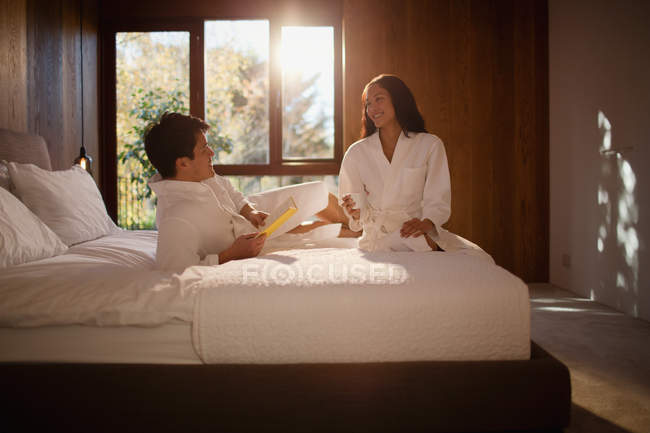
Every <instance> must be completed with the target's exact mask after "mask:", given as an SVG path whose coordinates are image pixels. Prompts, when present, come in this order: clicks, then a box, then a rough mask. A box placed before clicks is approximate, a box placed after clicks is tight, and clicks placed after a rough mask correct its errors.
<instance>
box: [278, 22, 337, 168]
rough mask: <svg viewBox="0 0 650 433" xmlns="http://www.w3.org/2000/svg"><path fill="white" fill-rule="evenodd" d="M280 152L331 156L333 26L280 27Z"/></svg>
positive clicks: (302, 155)
mask: <svg viewBox="0 0 650 433" xmlns="http://www.w3.org/2000/svg"><path fill="white" fill-rule="evenodd" d="M281 53H282V54H281V55H282V111H283V116H282V117H283V119H282V155H283V157H284V158H288V159H291V158H333V157H334V28H333V27H294V26H286V27H282V45H281Z"/></svg>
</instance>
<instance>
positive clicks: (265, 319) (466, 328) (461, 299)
mask: <svg viewBox="0 0 650 433" xmlns="http://www.w3.org/2000/svg"><path fill="white" fill-rule="evenodd" d="M155 245H156V233H155V232H126V231H125V232H122V233H119V234H117V235H114V236H107V237H105V238H101V239H98V240H95V241H91V242H87V243H84V244H82V245H80V246H75V247H72V248H70V250H69V251H68V252H67V253H66V254H64V255H61V256H58V257H53V258H50V259H46V260H40V261H38V262H33V263H29V264H26V265H21V266H15V267H10V268H6V269H3V270H2V274H0V326H3V327H35V326H49V325H68V324H85V325H95V326H122V325H138V326H156V325H160V324H163V323H167V322H171V321H178V320H181V321H186V322H191V323H192V328H193V345H194V348H195V350H196V352H197V353H198V354H199V356H200V357H201V359H202V360H203V361H204V362H206V363H298V362H373V361H414V360H473V359H476V360H488V359H527V358H528V357H529V354H530V348H529V339H530V316H529V300H528V290H527V287H526V285H525V284H524V283H523V282H522V281H521V280H519V279H518V278H517V277H515V276H514V275H512V274H511V273H509V272H507V271H506V270H504V269H502V268H500V267H498V266H496V265H494V264H493V263H492V261H491V260H489V259H487V260H486V259H485V258H484V257H483V256H482V255H481V254H472V252H468V254H463V253H441V252H435V253H432V252H428V253H413V252H408V253H366V252H363V251H360V250H358V249H355V248H318V247H319V244H318V242H315V243H311V244H309V245H308V246H309V247H310V248H311V249H300V250H288V251H275V252H270V253H268V254H267V255H264V256H259V257H257V258H254V259H248V260H239V261H233V262H229V263H226V264H224V265H218V266H214V267H201V266H195V267H191V268H188V269H187V270H186V271H185V272H184V273H182V274H180V275H172V274H170V273H164V272H159V271H154V270H152V269H153V256H154V253H155ZM323 245H324V244H323ZM474 253H475V252H474Z"/></svg>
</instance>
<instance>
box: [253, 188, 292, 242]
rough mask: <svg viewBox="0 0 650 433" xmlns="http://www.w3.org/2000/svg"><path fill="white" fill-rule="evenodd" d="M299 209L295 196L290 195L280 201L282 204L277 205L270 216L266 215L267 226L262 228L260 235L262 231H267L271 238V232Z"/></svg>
mask: <svg viewBox="0 0 650 433" xmlns="http://www.w3.org/2000/svg"><path fill="white" fill-rule="evenodd" d="M297 211H298V206H296V202H295V201H293V197H289V198H288V199H286V200H285V201H283V202H282V203H280V205H279V206H277V207H276V208H275V209H274V210H273V212H271V214H270V215H269V216H268V217H266V221H267V223H266V228H265V229H264V230H262V231H261V232H260V234H259V235H258V236H260V235H261V234H262V233H266V236H267V237H269V238H270V237H271V234H273V232H274V231H276V230H277V229H278V228H280V226H282V224H284V223H285V222H287V220H288V219H289V218H291V217H292V216H293V214H295V213H296V212H297Z"/></svg>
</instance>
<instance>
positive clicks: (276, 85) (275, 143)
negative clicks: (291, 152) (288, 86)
mask: <svg viewBox="0 0 650 433" xmlns="http://www.w3.org/2000/svg"><path fill="white" fill-rule="evenodd" d="M269 33H270V34H269V43H270V44H271V46H270V50H269V54H270V55H269V57H270V59H269V62H270V68H269V75H270V76H269V165H270V166H271V167H279V166H281V165H282V76H281V63H280V24H279V22H278V20H275V19H270V20H269Z"/></svg>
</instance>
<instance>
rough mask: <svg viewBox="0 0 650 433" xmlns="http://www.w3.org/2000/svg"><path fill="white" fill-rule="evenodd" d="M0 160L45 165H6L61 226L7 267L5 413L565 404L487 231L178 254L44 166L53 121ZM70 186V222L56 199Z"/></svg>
mask: <svg viewBox="0 0 650 433" xmlns="http://www.w3.org/2000/svg"><path fill="white" fill-rule="evenodd" d="M0 160H7V161H13V162H15V163H23V164H24V163H33V164H34V165H35V166H38V167H40V168H38V169H36V168H32V167H28V166H25V165H19V164H14V165H10V168H11V170H12V171H10V173H9V174H8V177H9V179H10V180H11V179H13V180H14V181H15V182H16V184H15V185H7V186H6V187H8V189H9V190H10V191H12V193H13V194H14V195H15V196H16V197H20V198H21V200H22V202H24V204H25V205H27V207H29V208H30V209H31V210H33V214H34V215H33V216H29V218H32V217H33V218H36V220H37V221H36V222H35V223H36V224H39V223H40V222H43V221H46V222H48V223H49V224H45V225H46V226H48V227H50V226H51V227H53V230H52V232H55V233H54V234H55V235H57V236H53V235H52V233H50V231H48V230H47V229H43V228H42V224H41V226H39V227H41V229H40V230H41V232H42V233H41V232H38V234H39V235H40V236H42V237H43V239H44V240H43V241H38V242H37V243H38V245H40V242H43V243H46V242H49V243H50V244H52V245H51V247H50V251H49V252H47V253H45V254H44V253H43V252H42V251H40V250H39V248H36V247H34V248H32V249H25V248H23V250H25V251H23V256H25V257H23V259H22V261H21V263H20V264H8V265H5V266H4V267H3V268H0V272H1V273H0V386H2V389H3V390H5V392H4V393H3V397H2V405H1V406H0V407H2V411H3V414H2V424H3V427H2V431H33V430H34V429H43V430H44V429H47V430H48V431H107V432H108V431H111V432H114V431H153V430H156V431H278V432H280V431H282V432H287V431H330V432H331V431H428V432H480V431H542V430H561V429H562V428H563V427H564V426H566V425H567V424H568V417H569V409H570V400H571V391H570V381H569V374H568V370H567V369H566V367H565V366H564V365H563V364H562V363H560V362H559V361H557V360H556V359H555V358H553V357H552V356H551V355H550V354H548V353H547V352H545V351H544V350H543V349H542V348H541V347H539V346H538V345H536V344H535V343H534V342H531V341H530V317H529V311H530V310H529V301H528V292H527V288H526V286H525V285H524V284H523V282H521V280H519V279H518V278H517V277H515V276H514V275H512V274H510V273H509V272H507V271H506V270H504V269H502V268H500V267H498V266H496V265H495V264H494V263H493V262H492V261H491V260H490V259H489V258H486V257H485V256H484V255H483V254H481V253H482V252H481V251H480V250H471V249H470V250H468V251H466V252H460V253H457V254H456V253H454V254H450V253H438V252H436V253H390V254H388V253H364V252H362V251H360V250H358V249H356V248H354V245H353V244H350V243H349V242H351V241H350V240H335V239H331V238H328V237H323V238H318V236H312V238H309V237H307V239H306V242H305V243H304V244H305V245H304V247H303V248H300V249H295V248H294V249H283V248H280V247H279V248H278V249H277V250H271V251H269V252H268V253H267V254H265V255H264V256H260V257H257V258H255V259H249V260H242V261H234V262H229V263H228V264H225V265H221V266H218V267H192V268H188V269H187V270H186V271H185V272H183V273H182V274H171V273H165V272H161V271H156V270H155V269H154V266H153V265H154V254H155V245H156V236H157V235H156V233H155V232H153V231H151V232H146V231H123V230H120V229H117V228H116V227H115V226H114V225H112V223H111V222H110V221H107V220H106V218H107V216H104V215H103V214H105V209H103V210H102V208H101V206H100V205H98V202H97V200H99V201H101V197H99V198H98V192H95V191H94V190H93V187H92V186H91V185H89V184H87V182H86V181H87V179H85V178H83V177H80V176H82V174H81V173H80V172H79V170H76V171H75V170H72V171H70V170H67V171H65V173H63V172H61V173H60V174H59V173H58V172H55V173H57V174H56V175H55V174H49V173H48V174H43V173H42V171H40V170H50V169H51V166H50V162H49V156H48V154H47V149H46V146H45V143H44V141H43V140H42V138H40V137H37V136H33V135H26V134H17V133H13V132H10V131H6V130H0ZM68 172H70V173H68ZM35 173H36V174H35ZM1 174H2V173H0V176H1ZM68 175H69V176H70V179H74V180H73V181H71V180H70V179H67V178H65V176H68ZM21 176H22V177H21ZM30 176H31V177H30ZM38 176H47V177H46V179H47V184H48V187H47V188H49V189H48V191H50V192H51V193H52V194H53V192H52V191H55V189H53V188H55V187H56V185H55V184H57V182H58V183H60V185H63V187H64V189H63V190H60V191H59V192H58V193H57V197H60V198H59V199H58V201H57V202H56V205H52V206H45V205H44V203H45V202H47V197H43V194H44V193H43V192H42V191H41V193H40V195H38V194H36V195H33V194H32V195H33V196H30V188H32V187H33V188H32V189H34V188H36V187H34V185H33V183H34V182H35V181H34V180H33V179H32V178H33V177H36V178H38ZM52 176H56V177H52ZM25 179H27V180H25ZM88 179H89V177H88ZM29 182H32V183H29ZM66 182H67V183H66ZM50 185H54V186H50ZM84 185H85V186H84ZM75 188H78V189H79V190H78V191H75ZM95 189H96V187H95ZM21 193H22V194H21ZM3 194H4V195H3V197H5V198H6V199H7V200H10V199H11V200H13V198H11V197H9V198H7V195H6V194H5V193H4V192H3ZM66 195H70V197H71V198H70V199H66V197H65V196H66ZM83 197H91V198H89V199H88V200H86V199H83ZM73 199H74V200H77V201H81V203H76V206H77V208H75V212H72V213H71V214H70V215H68V217H69V218H72V219H74V218H81V219H80V220H78V221H77V222H76V223H75V230H73V231H69V230H68V228H69V227H70V226H71V224H70V220H66V219H65V218H64V217H63V216H61V214H60V213H57V212H59V210H60V209H59V208H60V207H65V205H66V200H67V202H70V203H72V202H73ZM89 202H92V203H89ZM12 203H13V202H12ZM79 213H80V214H81V215H82V217H79V215H78V214H79ZM102 213H103V214H102ZM27 218H28V216H24V219H27ZM39 218H40V219H39ZM36 232H37V230H36V229H32V230H31V231H30V233H28V234H25V233H23V234H21V233H18V234H17V235H16V236H22V235H25V236H27V235H29V236H33V235H34V233H36ZM17 239H18V238H17ZM39 239H40V238H39ZM57 239H58V241H57ZM80 239H81V240H80ZM5 242H7V241H5ZM17 243H20V242H17ZM23 244H24V243H23ZM61 244H64V245H61ZM7 245H10V242H9V243H7ZM38 245H37V246H38ZM18 247H20V245H19V246H18ZM18 247H16V248H18ZM39 254H40V256H39ZM27 256H29V257H27ZM7 390H10V391H9V392H7Z"/></svg>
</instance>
